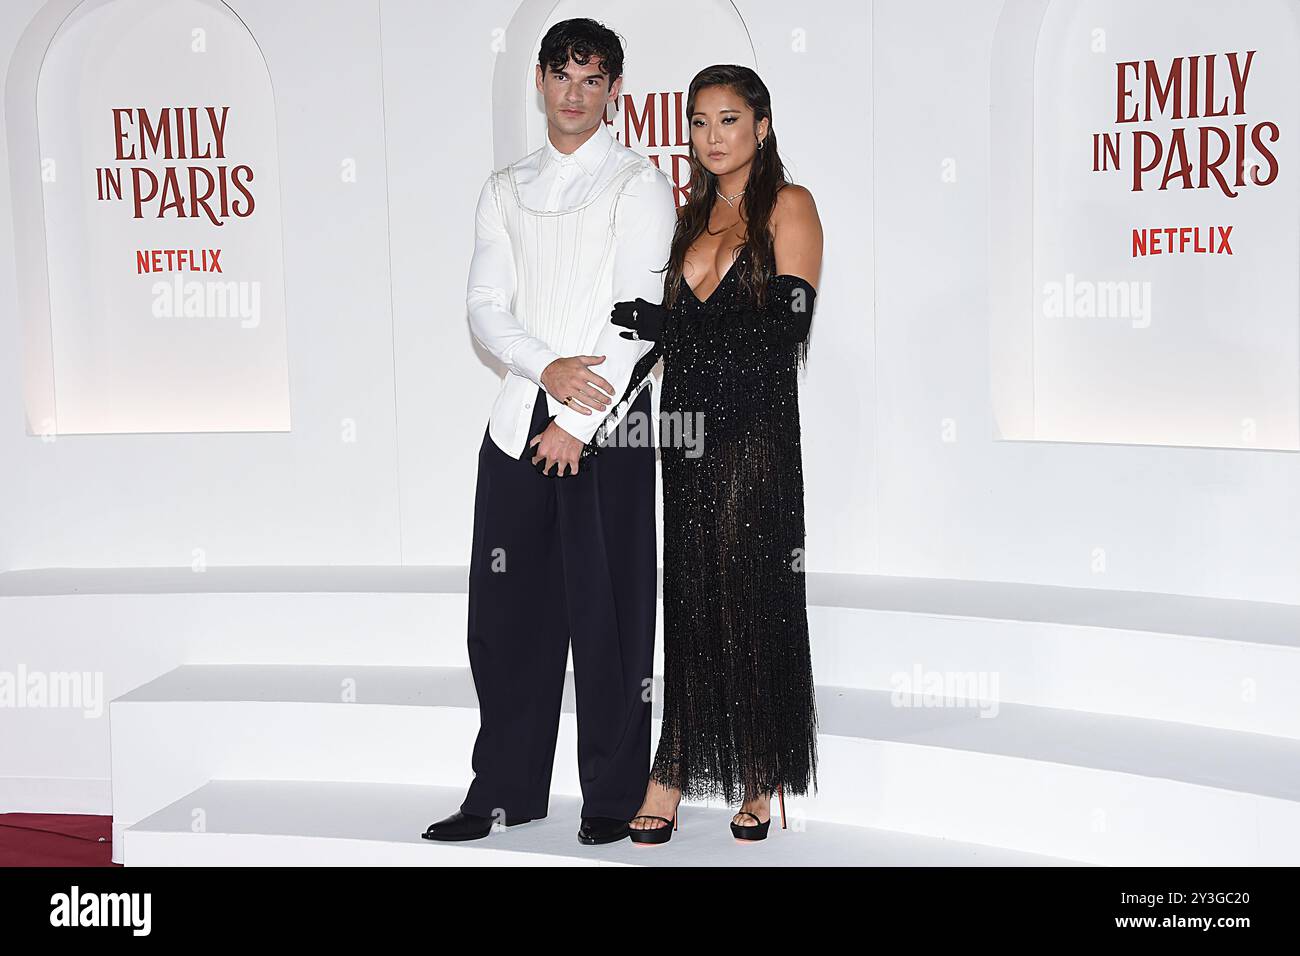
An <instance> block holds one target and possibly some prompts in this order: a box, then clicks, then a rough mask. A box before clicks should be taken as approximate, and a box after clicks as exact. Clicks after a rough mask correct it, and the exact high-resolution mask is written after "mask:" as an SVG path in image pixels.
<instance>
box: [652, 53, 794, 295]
mask: <svg viewBox="0 0 1300 956" xmlns="http://www.w3.org/2000/svg"><path fill="white" fill-rule="evenodd" d="M707 86H727V87H730V88H731V89H733V90H735V92H736V93H737V95H739V96H740V97H741V98H742V99H743V100H744V101H745V102H746V103H747V104H749V108H750V109H752V110H753V111H754V122H755V124H757V123H758V122H759V121H761V120H763V119H764V118H766V119H767V121H768V128H767V136H765V137H764V139H763V148H762V149H760V150H758V152H756V153H755V154H754V161H753V164H752V165H751V166H750V168H749V179H748V181H747V182H746V183H745V192H744V194H743V195H742V196H741V217H742V218H743V219H744V221H745V227H746V240H745V245H746V246H748V247H749V262H748V268H747V269H743V270H742V271H741V272H740V273H739V274H738V276H737V278H738V279H739V280H740V283H741V288H742V289H744V290H745V292H746V294H747V295H748V297H749V301H750V304H752V305H753V306H754V307H755V308H760V309H761V308H763V307H764V305H765V304H766V302H767V283H768V280H769V279H771V278H772V270H771V268H769V266H768V262H769V259H770V258H771V256H772V254H773V253H772V235H771V233H770V232H769V231H768V224H769V223H770V222H771V219H772V210H773V209H774V208H776V194H777V192H778V191H780V189H781V188H782V187H783V186H785V185H786V184H788V183H789V182H790V179H789V178H788V177H787V176H786V172H785V166H784V165H783V164H782V163H781V156H780V154H779V153H778V152H777V149H776V131H775V130H774V129H773V128H772V96H771V94H770V93H768V91H767V85H766V84H764V82H763V81H762V80H761V79H759V76H758V74H757V73H755V72H754V71H753V70H751V69H750V68H749V67H747V66H737V65H736V64H731V63H720V64H715V65H714V66H708V67H705V68H704V69H703V70H700V72H699V73H697V74H695V78H694V79H693V80H691V86H690V90H689V92H688V93H687V97H686V121H687V123H688V124H689V123H690V122H691V118H692V116H693V114H694V113H695V97H696V96H697V95H698V94H699V92H700V90H702V89H704V88H705V87H707ZM755 139H756V140H757V134H755ZM690 162H691V181H690V186H689V187H688V188H689V195H688V197H687V201H686V205H685V206H684V207H682V209H681V210H680V211H679V215H678V219H677V229H676V231H675V232H674V233H673V243H672V248H671V251H670V252H669V255H668V266H667V271H666V272H665V274H664V299H663V302H664V305H665V306H667V307H669V308H672V306H673V304H674V303H675V302H676V300H677V292H678V287H679V286H680V285H681V279H682V270H683V267H684V265H685V263H686V250H687V249H689V248H690V246H691V243H693V242H694V241H695V240H696V239H697V238H699V236H700V235H701V234H702V233H703V232H704V231H705V230H706V229H707V228H708V225H709V213H710V212H711V211H712V209H713V197H714V196H715V195H717V187H718V177H717V176H715V175H714V174H713V173H711V172H709V170H708V169H706V168H705V167H704V165H703V164H702V163H701V162H700V160H699V157H698V156H696V155H695V145H694V143H692V144H691V146H690ZM739 255H740V251H739V250H737V257H739ZM736 268H737V269H740V268H741V266H739V265H738V266H736Z"/></svg>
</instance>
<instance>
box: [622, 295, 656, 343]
mask: <svg viewBox="0 0 1300 956" xmlns="http://www.w3.org/2000/svg"><path fill="white" fill-rule="evenodd" d="M671 315H672V311H671V310H670V309H665V308H664V307H663V306H662V305H656V304H655V303H653V302H647V301H646V300H645V299H641V298H638V299H636V300H635V301H632V302H616V303H614V309H613V311H612V312H610V314H609V321H610V322H612V323H614V324H615V325H621V326H623V328H625V329H631V331H630V332H620V333H618V334H619V335H621V336H622V337H623V338H625V339H639V340H643V341H647V342H657V341H659V339H660V337H661V336H662V335H663V331H664V326H666V325H667V324H668V318H669V316H671Z"/></svg>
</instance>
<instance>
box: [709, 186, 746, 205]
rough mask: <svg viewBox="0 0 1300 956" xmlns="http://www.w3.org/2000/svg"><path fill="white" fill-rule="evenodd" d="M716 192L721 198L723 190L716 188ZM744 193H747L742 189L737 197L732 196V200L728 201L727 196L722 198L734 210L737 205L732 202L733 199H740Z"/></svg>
mask: <svg viewBox="0 0 1300 956" xmlns="http://www.w3.org/2000/svg"><path fill="white" fill-rule="evenodd" d="M714 191H715V192H717V194H718V195H719V196H722V190H721V189H718V188H717V187H716V186H715V187H714ZM744 191H745V190H743V189H742V190H741V191H740V192H738V193H736V195H734V196H732V197H731V199H728V198H727V197H726V196H722V198H723V201H724V202H726V204H727V205H728V206H730V207H731V208H732V209H735V208H736V206H735V204H734V203H733V202H732V201H731V200H732V199H739V198H740V196H741V194H742V193H744Z"/></svg>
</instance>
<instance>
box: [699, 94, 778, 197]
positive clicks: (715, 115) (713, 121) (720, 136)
mask: <svg viewBox="0 0 1300 956" xmlns="http://www.w3.org/2000/svg"><path fill="white" fill-rule="evenodd" d="M690 121H691V145H692V146H693V147H695V157H696V158H697V159H698V160H699V161H700V164H701V165H703V166H704V168H705V169H707V170H708V171H709V172H711V173H713V174H714V175H715V176H722V175H725V174H726V173H729V172H732V171H733V170H736V169H740V168H741V167H743V166H744V165H745V164H746V163H749V162H751V161H752V160H753V158H754V155H755V152H756V151H757V149H758V140H761V139H763V138H764V137H766V136H767V127H768V121H767V119H766V118H764V119H762V120H760V121H759V123H758V126H757V127H755V126H754V111H753V110H752V109H750V108H749V105H748V104H747V103H746V102H745V101H744V99H742V98H741V96H740V94H738V93H737V92H736V91H735V90H733V89H732V88H731V87H729V86H706V87H703V88H702V89H700V90H699V91H698V92H696V94H695V112H693V113H692V114H691V116H690Z"/></svg>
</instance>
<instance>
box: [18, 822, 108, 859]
mask: <svg viewBox="0 0 1300 956" xmlns="http://www.w3.org/2000/svg"><path fill="white" fill-rule="evenodd" d="M112 833H113V818H112V817H95V816H84V815H79V814H69V813H0V866H117V864H116V863H113V862H112V861H111V860H110V859H109V857H110V856H111V855H112V852H113V847H112V843H111V842H110V841H111V840H112V838H113V837H112Z"/></svg>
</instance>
